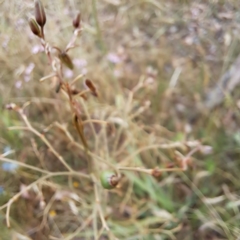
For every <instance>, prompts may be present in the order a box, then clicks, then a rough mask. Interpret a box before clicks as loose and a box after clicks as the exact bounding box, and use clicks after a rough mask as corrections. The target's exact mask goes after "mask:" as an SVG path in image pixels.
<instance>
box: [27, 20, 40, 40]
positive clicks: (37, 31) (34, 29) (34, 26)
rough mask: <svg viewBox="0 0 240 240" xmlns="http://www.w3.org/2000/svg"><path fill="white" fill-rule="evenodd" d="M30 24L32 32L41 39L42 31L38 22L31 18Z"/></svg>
mask: <svg viewBox="0 0 240 240" xmlns="http://www.w3.org/2000/svg"><path fill="white" fill-rule="evenodd" d="M28 24H29V26H30V28H31V30H32V33H33V34H35V35H37V36H38V37H41V30H40V27H39V26H38V24H37V22H36V20H35V19H34V18H33V17H30V18H29V20H28Z"/></svg>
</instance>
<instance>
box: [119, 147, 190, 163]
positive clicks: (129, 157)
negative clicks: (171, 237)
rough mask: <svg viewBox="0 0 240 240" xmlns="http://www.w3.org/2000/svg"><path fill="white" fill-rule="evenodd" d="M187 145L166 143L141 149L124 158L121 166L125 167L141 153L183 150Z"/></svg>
mask: <svg viewBox="0 0 240 240" xmlns="http://www.w3.org/2000/svg"><path fill="white" fill-rule="evenodd" d="M186 145H187V143H184V142H174V143H166V144H154V145H149V146H145V147H142V148H139V149H138V150H137V151H135V152H134V153H133V154H131V155H129V156H127V157H126V158H124V159H123V160H122V161H121V166H125V165H126V164H128V162H129V161H130V160H131V159H132V158H134V157H135V156H136V155H138V154H139V153H141V152H144V151H147V150H150V149H157V148H160V149H171V148H183V147H186Z"/></svg>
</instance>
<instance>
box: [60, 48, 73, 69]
mask: <svg viewBox="0 0 240 240" xmlns="http://www.w3.org/2000/svg"><path fill="white" fill-rule="evenodd" d="M58 57H59V59H60V60H61V62H62V63H64V64H65V65H66V66H67V67H68V68H70V69H73V63H72V60H71V58H70V57H69V56H68V55H67V53H66V52H61V53H60V54H59V55H58Z"/></svg>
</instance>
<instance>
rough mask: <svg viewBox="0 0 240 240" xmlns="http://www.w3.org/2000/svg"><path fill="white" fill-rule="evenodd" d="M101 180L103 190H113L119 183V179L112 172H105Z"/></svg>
mask: <svg viewBox="0 0 240 240" xmlns="http://www.w3.org/2000/svg"><path fill="white" fill-rule="evenodd" d="M100 180H101V184H102V186H103V188H105V189H113V188H115V187H116V186H117V184H118V182H119V177H117V176H116V174H115V173H114V172H112V171H104V172H102V173H101V175H100Z"/></svg>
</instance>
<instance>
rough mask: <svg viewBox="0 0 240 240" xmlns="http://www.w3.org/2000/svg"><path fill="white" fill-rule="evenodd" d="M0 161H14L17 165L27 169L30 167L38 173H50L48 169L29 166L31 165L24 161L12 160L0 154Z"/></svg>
mask: <svg viewBox="0 0 240 240" xmlns="http://www.w3.org/2000/svg"><path fill="white" fill-rule="evenodd" d="M0 161H3V162H9V163H15V164H17V165H19V166H21V167H25V168H28V169H31V170H34V171H37V172H40V173H45V174H50V172H49V171H46V170H43V169H41V168H37V167H34V166H31V165H28V164H26V163H22V162H19V161H16V160H13V159H9V158H4V157H1V156H0Z"/></svg>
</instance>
